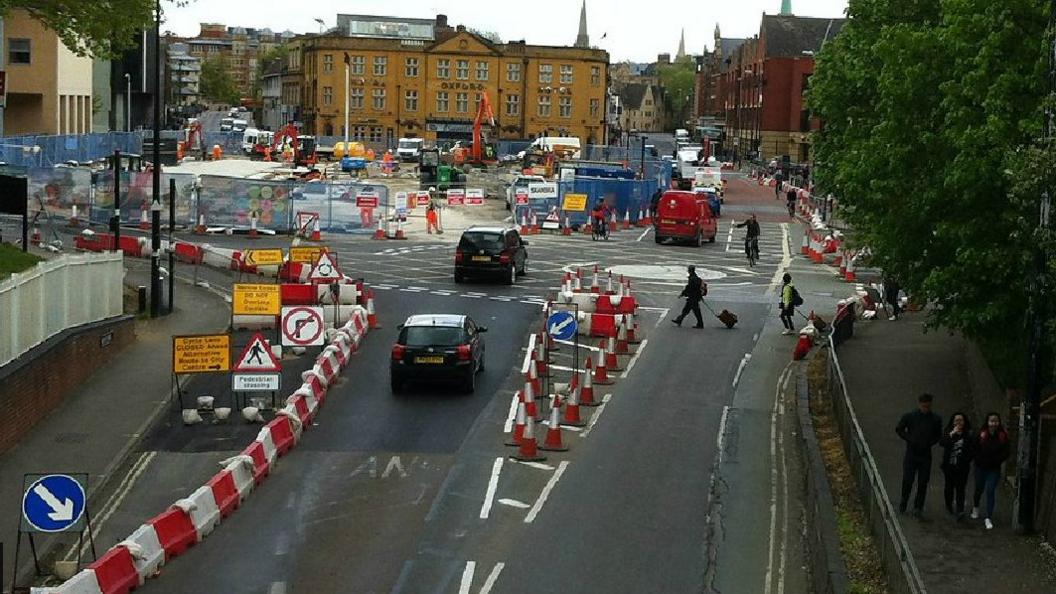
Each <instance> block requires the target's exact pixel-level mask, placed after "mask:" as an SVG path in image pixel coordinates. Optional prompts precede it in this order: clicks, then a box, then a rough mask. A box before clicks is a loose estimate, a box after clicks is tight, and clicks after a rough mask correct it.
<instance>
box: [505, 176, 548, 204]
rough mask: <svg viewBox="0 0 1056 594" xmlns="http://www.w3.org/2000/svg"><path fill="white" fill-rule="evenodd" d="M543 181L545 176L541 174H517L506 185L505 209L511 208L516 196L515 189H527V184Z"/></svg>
mask: <svg viewBox="0 0 1056 594" xmlns="http://www.w3.org/2000/svg"><path fill="white" fill-rule="evenodd" d="M545 181H546V178H544V177H543V176H541V175H518V176H517V179H515V180H513V183H512V184H510V185H508V186H506V210H513V207H514V204H513V202H514V199H515V198H516V197H517V190H522V189H523V190H527V189H528V184H533V183H539V182H545Z"/></svg>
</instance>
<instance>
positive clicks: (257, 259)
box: [246, 249, 283, 266]
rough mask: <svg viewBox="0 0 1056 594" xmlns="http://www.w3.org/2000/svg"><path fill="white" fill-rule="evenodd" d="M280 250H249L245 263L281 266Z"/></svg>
mask: <svg viewBox="0 0 1056 594" xmlns="http://www.w3.org/2000/svg"><path fill="white" fill-rule="evenodd" d="M282 258H283V256H282V250H281V249H274V250H249V251H247V252H246V264H248V265H250V266H282Z"/></svg>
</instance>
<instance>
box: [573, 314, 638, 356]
mask: <svg viewBox="0 0 1056 594" xmlns="http://www.w3.org/2000/svg"><path fill="white" fill-rule="evenodd" d="M638 309H643V308H641V307H639V308H638ZM554 342H556V343H558V344H564V345H568V346H576V343H574V342H572V341H571V340H558V339H556V338H555V339H554ZM579 348H581V349H586V350H588V351H600V350H601V349H599V348H598V347H592V346H590V345H589V344H585V343H582V342H581V343H579Z"/></svg>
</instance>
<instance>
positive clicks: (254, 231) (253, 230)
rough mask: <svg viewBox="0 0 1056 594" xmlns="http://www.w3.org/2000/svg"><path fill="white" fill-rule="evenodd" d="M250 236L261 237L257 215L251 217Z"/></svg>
mask: <svg viewBox="0 0 1056 594" xmlns="http://www.w3.org/2000/svg"><path fill="white" fill-rule="evenodd" d="M249 238H250V239H260V234H259V233H257V215H255V214H254V215H253V216H251V217H249Z"/></svg>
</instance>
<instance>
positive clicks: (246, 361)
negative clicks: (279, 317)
mask: <svg viewBox="0 0 1056 594" xmlns="http://www.w3.org/2000/svg"><path fill="white" fill-rule="evenodd" d="M231 371H255V372H262V371H268V372H273V373H278V372H279V371H282V364H280V363H279V360H278V359H276V358H275V354H274V353H272V352H271V346H270V345H269V344H268V341H267V340H265V339H264V335H263V334H261V333H259V332H258V333H256V334H254V335H253V338H252V339H250V341H249V344H247V345H246V348H244V349H242V354H241V355H239V356H238V360H237V361H236V362H235V364H234V366H232V367H231Z"/></svg>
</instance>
